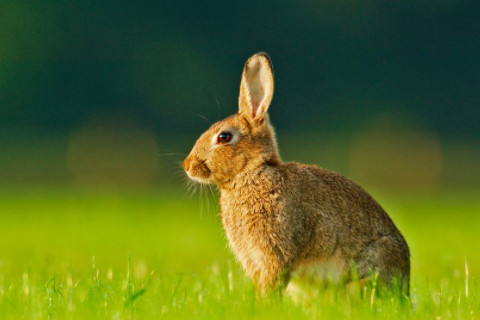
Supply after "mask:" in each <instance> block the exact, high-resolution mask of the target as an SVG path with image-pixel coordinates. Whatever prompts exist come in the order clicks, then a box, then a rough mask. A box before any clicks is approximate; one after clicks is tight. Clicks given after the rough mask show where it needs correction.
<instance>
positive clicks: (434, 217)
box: [0, 187, 480, 319]
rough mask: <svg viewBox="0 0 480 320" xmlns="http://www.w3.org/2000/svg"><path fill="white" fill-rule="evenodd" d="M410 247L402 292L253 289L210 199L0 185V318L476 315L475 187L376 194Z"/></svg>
mask: <svg viewBox="0 0 480 320" xmlns="http://www.w3.org/2000/svg"><path fill="white" fill-rule="evenodd" d="M377 197H378V198H379V201H380V203H381V204H382V205H383V206H384V207H385V208H386V210H387V211H388V212H389V213H390V215H391V216H392V218H393V219H394V221H395V222H396V224H397V225H398V227H399V228H400V229H401V230H402V232H403V233H404V235H405V237H406V239H407V241H408V243H409V245H410V247H411V252H412V281H411V297H410V299H409V300H408V301H407V302H406V303H402V301H400V300H399V299H395V298H380V297H378V296H376V295H375V294H372V292H360V293H359V294H358V295H357V296H355V295H354V296H351V295H348V294H346V293H345V290H343V289H341V288H340V289H338V288H336V289H335V288H326V289H325V288H324V289H319V291H318V294H317V297H316V298H315V299H312V300H310V301H308V302H305V303H301V304H295V303H294V302H292V301H291V300H290V299H289V298H286V297H284V298H283V299H280V298H278V297H272V298H269V299H264V300H258V299H256V297H255V292H254V289H253V287H252V285H251V283H250V281H249V280H248V279H246V278H245V277H244V275H243V272H242V270H241V269H240V267H239V266H238V264H237V263H236V262H235V260H234V257H233V256H232V254H231V253H230V251H229V249H228V247H227V244H226V240H225V237H224V235H223V231H222V229H221V225H220V222H219V217H218V215H217V214H216V213H215V211H216V210H218V208H216V206H215V203H214V202H213V201H210V202H209V203H208V204H207V197H206V196H203V197H202V198H201V199H202V200H201V201H200V202H199V200H198V199H197V198H196V197H193V198H188V197H185V196H183V190H182V189H177V188H174V187H172V188H170V189H169V190H164V189H161V190H154V191H152V190H143V191H130V192H127V191H113V190H110V191H105V190H100V189H98V190H93V189H91V190H80V189H61V188H52V187H50V188H37V189H35V188H28V189H20V188H2V189H0V255H1V256H0V317H1V318H2V319H92V318H102V319H150V318H152V319H153V318H162V319H223V318H228V319H279V318H282V319H320V318H321V319H337V318H343V319H369V318H372V319H373V318H378V319H477V318H480V311H479V310H480V294H479V292H480V291H479V289H480V288H479V285H480V282H479V274H480V255H479V247H480V236H479V227H480V198H479V197H478V193H474V192H471V193H455V192H443V193H437V194H435V195H419V194H417V195H414V196H412V195H384V196H377Z"/></svg>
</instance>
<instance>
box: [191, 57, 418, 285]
mask: <svg viewBox="0 0 480 320" xmlns="http://www.w3.org/2000/svg"><path fill="white" fill-rule="evenodd" d="M272 96H273V69H272V64H271V61H270V58H269V56H268V55H267V54H265V53H257V54H255V55H254V56H252V57H251V58H250V59H248V61H247V62H246V64H245V67H244V69H243V74H242V80H241V85H240V96H239V111H238V113H237V114H235V115H232V116H230V117H228V118H226V119H224V120H222V121H219V122H217V123H215V124H213V125H212V126H211V127H210V128H209V129H208V130H207V131H206V132H205V133H204V134H202V136H201V137H200V138H199V139H198V141H197V143H196V144H195V146H194V147H193V149H192V151H191V152H190V155H189V156H188V157H187V158H186V159H185V161H184V163H183V165H184V168H185V171H186V173H187V174H188V176H189V177H190V178H191V179H193V180H196V181H199V182H201V183H208V184H215V185H217V186H218V187H219V190H220V205H221V217H222V223H223V227H224V228H225V232H226V234H227V238H228V241H229V244H230V247H231V248H232V250H233V252H234V253H235V256H236V257H237V259H238V260H239V261H240V263H241V264H242V266H243V268H244V269H245V271H246V273H247V275H248V276H249V277H250V278H251V279H252V280H253V281H254V283H255V285H256V287H257V288H258V289H259V291H260V292H261V293H267V292H269V291H270V290H272V289H275V288H281V287H284V286H286V285H287V283H288V281H289V279H290V276H291V275H292V274H296V275H302V274H304V275H306V274H309V275H312V273H313V274H315V276H319V277H322V278H325V279H326V280H332V281H340V280H343V281H346V282H348V281H350V280H351V279H352V278H351V276H352V272H353V271H354V272H355V273H356V275H357V276H358V279H368V278H369V277H370V276H371V275H372V274H376V275H378V277H379V279H380V280H383V281H384V282H385V283H387V284H392V283H393V282H394V280H395V279H398V280H399V281H400V284H401V287H402V289H403V290H404V292H406V293H407V294H408V284H409V277H410V258H409V250H408V246H407V243H406V242H405V240H404V238H403V236H402V235H401V233H400V231H398V229H397V228H396V227H395V225H394V224H393V222H392V220H391V219H390V218H389V216H388V215H387V213H386V212H385V211H384V210H383V209H382V207H380V205H379V204H378V203H377V202H376V201H375V200H374V199H373V198H372V197H371V196H370V195H369V194H368V193H367V192H365V191H364V190H363V189H362V188H361V187H359V186H358V185H356V184H355V183H354V182H352V181H350V180H348V179H347V178H345V177H343V176H341V175H340V174H337V173H335V172H332V171H328V170H326V169H322V168H319V167H316V166H312V165H305V164H300V163H294V162H282V161H281V159H280V156H279V154H278V149H277V143H276V139H275V133H274V130H273V128H272V126H271V125H270V121H269V117H268V114H267V110H268V107H269V105H270V102H271V100H272ZM352 268H353V269H354V270H352Z"/></svg>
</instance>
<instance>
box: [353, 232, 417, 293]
mask: <svg viewBox="0 0 480 320" xmlns="http://www.w3.org/2000/svg"><path fill="white" fill-rule="evenodd" d="M354 267H355V272H356V275H357V279H370V280H371V281H372V282H374V283H375V285H378V286H379V287H382V288H384V287H386V288H389V289H394V290H395V291H396V289H400V291H402V292H405V293H407V294H408V283H409V273H410V261H409V253H408V249H406V250H405V248H403V246H402V244H401V243H399V242H398V241H397V240H396V239H394V238H392V237H388V236H384V237H381V238H379V239H377V240H375V241H374V242H372V243H371V244H370V245H369V246H367V247H366V248H365V250H363V251H362V252H361V253H360V254H359V255H357V256H356V257H355V258H354ZM385 285H386V286H385Z"/></svg>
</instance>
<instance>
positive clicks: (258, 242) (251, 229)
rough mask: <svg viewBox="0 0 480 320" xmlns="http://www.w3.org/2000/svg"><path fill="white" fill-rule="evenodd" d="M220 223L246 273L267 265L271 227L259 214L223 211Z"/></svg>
mask: <svg viewBox="0 0 480 320" xmlns="http://www.w3.org/2000/svg"><path fill="white" fill-rule="evenodd" d="M222 223H223V227H224V229H225V233H226V235H227V239H228V242H229V244H230V247H231V248H232V250H233V251H234V253H235V255H236V257H237V259H238V260H239V261H240V262H241V263H242V265H243V266H244V268H245V269H246V270H247V272H249V271H251V272H255V271H256V270H259V269H261V268H263V266H264V265H265V264H268V263H269V259H270V258H271V257H270V256H269V252H271V250H269V248H268V246H269V245H270V240H269V239H270V233H269V230H271V226H269V223H268V221H267V220H266V219H265V217H262V216H261V214H255V213H251V212H249V211H248V210H241V209H239V210H237V211H235V212H233V211H229V210H226V211H223V212H222Z"/></svg>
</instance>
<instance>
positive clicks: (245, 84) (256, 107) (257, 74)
mask: <svg viewBox="0 0 480 320" xmlns="http://www.w3.org/2000/svg"><path fill="white" fill-rule="evenodd" d="M272 97H273V68H272V62H271V61H270V57H269V56H268V55H267V54H266V53H264V52H260V53H257V54H255V55H253V56H252V57H250V59H248V60H247V62H246V63H245V67H244V68H243V74H242V82H241V84H240V96H239V98H238V104H239V111H238V112H239V113H240V114H243V115H245V116H247V118H248V119H250V120H254V122H257V123H262V122H263V119H264V117H265V114H266V113H267V110H268V107H269V106H270V102H271V101H272Z"/></svg>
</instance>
